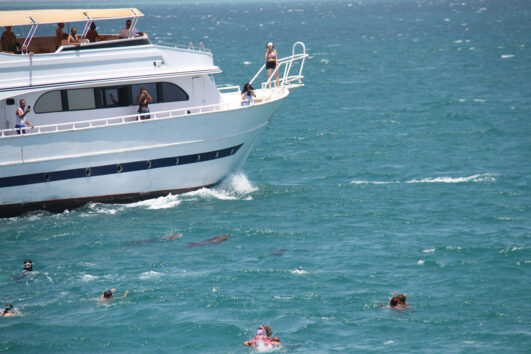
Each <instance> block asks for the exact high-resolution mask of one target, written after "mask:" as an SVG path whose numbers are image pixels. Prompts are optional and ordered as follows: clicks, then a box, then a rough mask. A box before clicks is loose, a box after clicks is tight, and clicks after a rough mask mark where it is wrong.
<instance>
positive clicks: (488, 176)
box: [350, 173, 497, 184]
mask: <svg viewBox="0 0 531 354" xmlns="http://www.w3.org/2000/svg"><path fill="white" fill-rule="evenodd" d="M496 176H497V175H495V174H492V173H482V174H475V175H472V176H467V177H428V178H422V179H411V180H409V181H405V182H400V181H364V180H352V181H350V183H351V184H399V183H408V184H413V183H467V182H495V181H496Z"/></svg>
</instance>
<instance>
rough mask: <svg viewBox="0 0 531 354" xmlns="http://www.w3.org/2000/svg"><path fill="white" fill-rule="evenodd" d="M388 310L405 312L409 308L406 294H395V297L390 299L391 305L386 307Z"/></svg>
mask: <svg viewBox="0 0 531 354" xmlns="http://www.w3.org/2000/svg"><path fill="white" fill-rule="evenodd" d="M385 307H386V308H391V309H395V310H405V309H407V308H408V304H407V302H406V294H399V295H397V292H396V291H395V293H394V294H393V297H392V298H390V299H389V305H387V306H385Z"/></svg>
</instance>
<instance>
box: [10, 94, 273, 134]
mask: <svg viewBox="0 0 531 354" xmlns="http://www.w3.org/2000/svg"><path fill="white" fill-rule="evenodd" d="M226 89H234V90H236V89H237V90H238V92H240V87H239V86H229V87H222V88H219V90H220V91H221V90H226ZM272 100H273V98H272V97H271V96H269V97H266V98H264V99H263V100H262V101H261V102H257V103H255V104H254V105H261V104H264V103H266V102H269V101H272ZM246 107H249V106H242V105H241V101H240V100H238V101H233V102H221V103H215V104H211V105H204V106H195V107H186V108H178V109H170V110H165V111H158V112H152V113H145V114H140V113H135V114H128V115H125V116H116V117H108V118H99V119H92V120H83V121H77V122H68V123H57V124H47V125H39V126H35V127H34V128H32V129H30V128H11V129H3V130H0V138H3V137H14V136H18V137H23V136H25V135H37V134H43V133H50V132H59V131H68V130H78V129H88V128H97V127H103V126H110V125H119V124H126V123H127V124H128V123H140V122H144V121H142V120H139V121H137V118H138V117H139V116H142V115H150V116H151V117H150V119H149V120H156V119H170V118H180V117H185V116H189V115H196V114H202V113H212V112H218V111H223V110H231V109H237V108H246ZM22 129H23V130H25V131H26V133H25V134H24V135H18V134H17V131H18V130H22Z"/></svg>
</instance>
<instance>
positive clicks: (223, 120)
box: [0, 8, 308, 217]
mask: <svg viewBox="0 0 531 354" xmlns="http://www.w3.org/2000/svg"><path fill="white" fill-rule="evenodd" d="M142 16H143V14H142V13H141V12H140V11H138V10H137V9H133V8H130V9H105V10H102V9H91V10H34V11H0V26H2V27H5V26H28V27H29V28H30V29H29V32H28V35H27V37H26V38H25V39H23V40H21V39H19V40H18V41H17V48H19V50H20V51H19V52H17V51H14V52H0V151H1V154H0V216H1V217H8V216H15V215H19V214H21V213H23V212H25V211H30V210H38V209H44V210H49V211H63V210H65V209H70V208H74V207H78V206H81V205H83V204H85V203H86V202H88V201H100V202H132V201H137V200H141V199H147V198H152V197H157V196H161V195H166V194H168V193H183V192H186V191H190V190H195V189H198V188H201V187H208V186H212V185H214V184H216V183H218V182H219V181H221V180H222V179H223V178H225V177H226V176H228V175H229V174H231V173H232V172H234V171H236V170H238V169H240V168H241V167H242V165H243V163H244V162H245V160H246V158H247V156H248V155H249V153H250V151H251V149H252V147H253V145H254V143H255V142H256V140H257V138H258V136H259V134H260V132H261V131H262V129H263V128H264V127H265V126H266V125H267V124H268V122H269V121H270V119H271V117H272V115H273V114H274V113H275V112H276V110H277V109H278V107H279V105H280V102H281V101H282V100H283V99H284V98H286V97H287V96H288V95H289V92H290V89H292V88H296V87H300V86H303V84H302V78H303V76H302V69H303V66H304V61H305V59H306V57H307V56H308V55H307V54H306V50H305V46H304V44H303V43H302V42H297V43H295V44H294V45H293V48H292V55H291V56H289V57H287V58H283V59H278V66H277V67H276V69H275V71H276V72H278V73H279V74H280V81H279V84H278V85H275V84H276V82H275V80H270V79H269V80H267V81H266V82H262V83H261V85H260V86H261V87H260V88H259V89H257V90H255V94H256V98H255V99H254V102H252V103H251V104H246V103H245V102H242V92H241V89H240V87H239V86H231V87H221V88H219V87H217V86H216V84H215V82H214V80H213V77H212V75H214V74H218V73H220V72H221V70H220V69H219V68H218V67H217V66H216V65H214V60H213V55H212V53H211V52H210V51H209V50H207V49H205V48H204V47H203V45H200V46H199V47H194V46H191V45H190V46H188V47H169V46H162V45H155V44H152V43H151V41H150V40H149V37H148V34H140V35H136V36H135V27H136V24H137V22H138V20H139V18H141V17H142ZM116 19H122V20H123V19H131V22H132V23H131V27H130V30H129V32H128V36H127V37H125V38H124V37H121V36H120V35H117V34H104V35H100V37H99V40H98V41H96V42H90V41H89V40H88V39H86V38H87V34H88V33H89V28H90V27H91V24H92V23H94V22H95V21H104V20H116ZM59 22H64V23H74V22H83V23H84V29H83V31H82V32H81V36H80V38H81V39H80V40H79V43H77V44H68V42H66V41H64V40H62V41H60V42H56V37H55V36H36V35H35V34H36V32H37V27H38V26H39V25H46V24H55V23H59ZM295 67H297V68H295ZM264 68H265V65H264V66H262V68H261V69H260V70H259V71H258V73H257V74H256V75H255V77H254V78H253V80H251V83H253V82H254V81H255V80H257V78H258V77H259V75H260V74H261V73H262V72H263V70H264ZM291 72H296V73H295V74H291ZM274 76H275V75H271V78H273V77H274ZM270 86H272V87H271V88H269V87H270ZM142 90H144V91H146V92H147V93H148V94H149V96H150V98H151V101H150V102H149V111H147V110H146V111H141V110H138V111H137V109H138V108H139V99H140V98H141V97H144V96H141V95H143V92H144V91H142ZM21 99H24V100H25V102H26V105H27V106H31V109H30V110H28V114H27V115H26V117H25V118H27V120H28V121H30V122H31V123H32V125H33V126H34V128H30V127H25V128H24V129H22V128H21V127H20V126H19V127H16V126H15V124H16V117H17V113H16V112H17V109H18V108H19V107H20V103H19V102H20V100H21ZM146 102H147V101H146ZM27 106H26V107H27ZM140 106H142V105H140ZM145 106H146V107H147V106H148V104H147V103H146V104H145ZM25 109H27V108H25Z"/></svg>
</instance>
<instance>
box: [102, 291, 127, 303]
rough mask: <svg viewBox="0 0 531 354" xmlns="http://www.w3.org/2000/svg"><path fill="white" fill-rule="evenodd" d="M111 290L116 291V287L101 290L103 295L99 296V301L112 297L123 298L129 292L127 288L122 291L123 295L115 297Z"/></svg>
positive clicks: (106, 300) (105, 300)
mask: <svg viewBox="0 0 531 354" xmlns="http://www.w3.org/2000/svg"><path fill="white" fill-rule="evenodd" d="M113 291H116V289H107V290H105V291H104V292H103V295H102V296H101V297H100V301H102V302H111V301H113V300H114V299H125V297H126V296H127V294H129V290H126V291H125V292H124V295H123V296H120V297H115V296H113V294H112V293H113Z"/></svg>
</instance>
